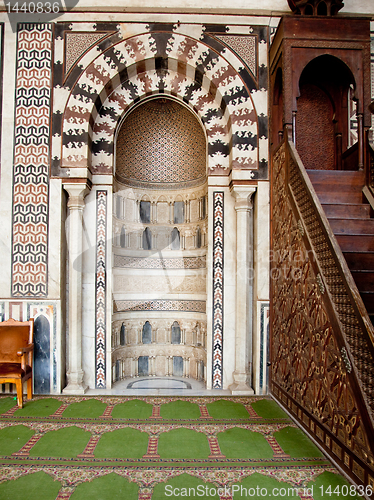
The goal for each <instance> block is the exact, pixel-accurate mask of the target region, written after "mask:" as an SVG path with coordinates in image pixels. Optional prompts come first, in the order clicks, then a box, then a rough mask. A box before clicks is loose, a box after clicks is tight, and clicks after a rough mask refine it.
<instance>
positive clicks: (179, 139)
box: [116, 98, 206, 189]
mask: <svg viewBox="0 0 374 500" xmlns="http://www.w3.org/2000/svg"><path fill="white" fill-rule="evenodd" d="M205 176H206V139H205V135H204V132H203V130H202V128H201V126H200V124H199V122H198V120H197V119H196V116H195V115H194V114H193V113H191V111H189V110H188V109H187V108H186V107H185V106H183V105H181V104H179V103H178V102H176V101H174V100H171V99H165V98H161V99H151V100H148V101H146V102H145V103H144V104H142V105H140V106H138V107H137V108H136V109H135V110H134V111H133V112H132V113H130V114H129V115H128V117H127V118H126V119H125V121H124V123H123V125H122V126H121V128H120V132H119V134H118V136H117V146H116V177H117V179H119V180H120V181H121V182H124V183H126V184H131V185H149V184H152V185H153V187H154V188H155V187H157V188H159V187H163V186H165V187H166V188H169V189H173V187H174V186H173V185H174V184H176V183H177V184H178V186H179V185H180V184H182V183H183V185H184V186H185V187H187V186H190V185H191V181H195V182H194V185H195V184H196V182H197V183H202V182H204V179H205Z"/></svg>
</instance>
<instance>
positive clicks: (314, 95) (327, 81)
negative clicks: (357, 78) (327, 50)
mask: <svg viewBox="0 0 374 500" xmlns="http://www.w3.org/2000/svg"><path fill="white" fill-rule="evenodd" d="M354 86H355V82H354V78H353V75H352V73H351V71H350V70H349V68H348V67H347V66H346V64H344V63H343V62H342V61H341V60H340V59H338V58H336V57H333V56H330V55H324V56H319V57H317V58H315V59H313V60H312V61H311V62H310V63H309V64H307V66H306V67H305V68H304V70H303V72H302V73H301V76H300V80H299V97H298V99H297V114H296V147H297V150H298V152H299V154H300V157H301V159H302V161H303V163H304V165H305V167H306V168H307V169H318V170H340V169H349V166H350V164H351V162H350V161H349V160H348V158H349V156H350V155H355V154H356V156H357V147H356V148H355V146H354V144H355V143H356V141H357V133H356V131H355V126H356V125H357V124H356V123H355V107H356V106H355V96H354V91H353V90H354ZM311 144H313V148H311V147H310V145H311ZM349 148H352V150H351V151H350V152H347V150H348V149H349ZM343 153H344V156H342V155H343ZM352 164H356V165H357V161H355V162H352Z"/></svg>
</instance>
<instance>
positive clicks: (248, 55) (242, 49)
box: [217, 35, 257, 76]
mask: <svg viewBox="0 0 374 500" xmlns="http://www.w3.org/2000/svg"><path fill="white" fill-rule="evenodd" d="M217 38H218V39H219V40H221V42H223V43H225V44H226V45H228V46H229V47H230V49H232V50H233V51H235V52H236V53H237V54H238V56H239V57H240V58H241V59H243V61H244V62H245V64H246V65H247V66H248V68H249V69H250V70H251V72H252V73H253V75H255V76H256V75H257V61H256V47H257V41H256V37H255V36H254V35H245V36H238V35H222V36H217Z"/></svg>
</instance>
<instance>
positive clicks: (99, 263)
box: [95, 191, 107, 389]
mask: <svg viewBox="0 0 374 500" xmlns="http://www.w3.org/2000/svg"><path fill="white" fill-rule="evenodd" d="M106 215H107V191H96V218H97V222H96V290H95V292H96V388H97V389H105V387H106V380H105V374H106V363H105V356H106V341H105V336H106V218H107V217H106Z"/></svg>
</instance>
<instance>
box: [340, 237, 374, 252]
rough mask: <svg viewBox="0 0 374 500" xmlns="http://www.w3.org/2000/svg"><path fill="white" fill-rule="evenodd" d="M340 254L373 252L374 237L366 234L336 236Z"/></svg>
mask: <svg viewBox="0 0 374 500" xmlns="http://www.w3.org/2000/svg"><path fill="white" fill-rule="evenodd" d="M336 239H337V241H338V243H339V245H340V248H341V249H342V252H374V236H373V235H368V234H361V235H352V234H351V235H348V234H337V235H336Z"/></svg>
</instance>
